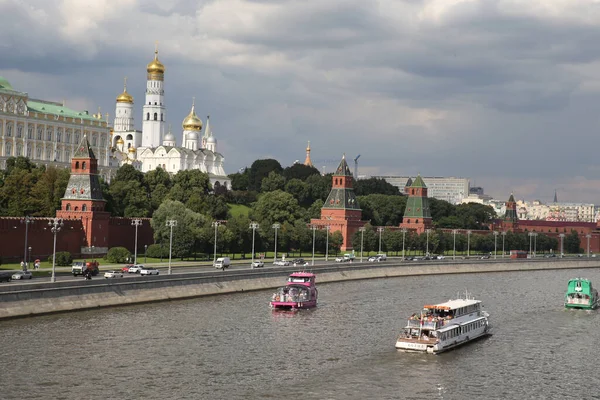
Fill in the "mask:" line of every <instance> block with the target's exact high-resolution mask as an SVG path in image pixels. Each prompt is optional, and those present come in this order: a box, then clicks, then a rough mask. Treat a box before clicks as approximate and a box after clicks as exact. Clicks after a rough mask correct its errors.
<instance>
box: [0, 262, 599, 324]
mask: <svg viewBox="0 0 600 400" xmlns="http://www.w3.org/2000/svg"><path fill="white" fill-rule="evenodd" d="M598 267H600V260H598V261H596V260H595V259H584V260H568V261H567V260H556V261H554V260H552V261H544V260H539V261H538V260H523V261H516V260H513V261H508V260H507V261H506V262H502V261H498V262H494V261H488V262H463V263H450V262H443V263H441V262H440V263H437V262H429V263H424V264H416V263H415V264H412V263H411V262H403V263H394V262H390V263H382V264H366V263H364V264H358V263H355V264H352V265H351V264H344V265H335V266H331V265H329V266H319V267H317V266H315V267H314V268H313V269H312V270H313V271H314V272H315V273H316V274H317V284H318V285H319V284H323V283H327V282H339V281H346V280H360V279H375V278H386V277H401V276H414V275H439V274H464V273H484V272H507V271H530V270H548V269H578V268H598ZM294 270H295V268H285V269H269V268H267V269H264V270H232V271H227V272H222V273H221V272H220V273H217V274H215V273H195V274H185V275H168V276H152V277H144V278H142V279H140V278H129V279H123V280H108V281H107V280H100V279H96V280H92V281H85V280H81V281H80V282H74V281H64V282H56V283H54V284H51V283H43V284H39V283H38V284H32V285H23V286H22V285H12V286H11V285H10V284H8V285H3V286H2V287H0V319H4V318H13V317H24V316H30V315H39V314H48V313H55V312H66V311H73V310H81V309H91V308H97V307H109V306H120V305H128V304H138V303H147V302H154V301H165V300H175V299H185V298H193V297H200V296H207V295H217V294H223V293H235V292H244V291H250V290H263V289H270V288H275V287H279V286H282V285H283V284H284V281H285V277H286V276H287V275H289V273H290V272H292V271H294Z"/></svg>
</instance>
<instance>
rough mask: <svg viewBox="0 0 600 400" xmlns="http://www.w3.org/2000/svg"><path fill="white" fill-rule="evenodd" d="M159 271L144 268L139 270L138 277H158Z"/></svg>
mask: <svg viewBox="0 0 600 400" xmlns="http://www.w3.org/2000/svg"><path fill="white" fill-rule="evenodd" d="M158 274H159V271H158V270H157V269H156V268H152V267H144V266H142V267H141V268H140V275H158Z"/></svg>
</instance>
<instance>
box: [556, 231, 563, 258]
mask: <svg viewBox="0 0 600 400" xmlns="http://www.w3.org/2000/svg"><path fill="white" fill-rule="evenodd" d="M558 236H559V237H560V256H561V257H562V256H563V255H564V254H565V248H564V247H563V244H564V240H565V234H564V233H561V234H560V235H558Z"/></svg>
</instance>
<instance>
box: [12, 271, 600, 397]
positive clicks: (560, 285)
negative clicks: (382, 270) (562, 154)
mask: <svg viewBox="0 0 600 400" xmlns="http://www.w3.org/2000/svg"><path fill="white" fill-rule="evenodd" d="M578 275H582V276H586V277H588V278H590V279H592V280H593V282H598V283H599V284H600V270H598V269H585V270H547V271H531V272H510V273H487V274H462V275H447V276H441V275H440V276H418V277H401V278H388V279H373V280H364V281H351V282H342V283H330V284H322V285H318V288H319V306H318V308H317V309H315V310H310V311H301V312H298V313H286V312H274V311H271V310H270V309H269V307H268V300H269V298H270V294H271V291H257V292H248V293H240V294H232V295H221V296H213V297H205V298H198V299H192V300H183V301H173V302H163V303H151V304H145V305H135V306H128V307H120V308H110V309H99V310H91V311H83V312H74V313H68V314H57V315H48V316H41V317H32V318H26V319H17V320H10V321H2V322H0V337H2V346H1V348H0V359H1V360H2V369H1V370H0V384H1V390H2V396H1V397H2V398H3V399H142V398H143V399H228V400H234V399H278V400H279V399H282V400H283V399H285V400H287V399H302V400H307V399H461V400H462V399H563V398H567V397H568V398H584V397H594V396H596V397H595V398H598V397H597V396H598V394H597V387H599V386H600V378H599V377H598V375H597V374H596V372H595V370H596V351H597V347H596V346H597V343H599V342H600V330H598V327H599V326H600V316H599V315H598V311H591V312H590V311H573V310H569V311H567V310H565V309H564V308H563V303H562V301H563V295H564V291H565V290H566V284H567V281H568V279H569V278H571V277H576V276H578ZM317 284H318V277H317ZM465 289H468V290H469V292H470V293H471V294H472V295H474V296H475V297H476V298H478V299H481V300H483V302H484V303H483V304H484V309H485V310H487V311H488V312H489V313H490V314H491V318H490V320H491V323H492V325H493V332H494V335H493V336H491V337H489V338H486V339H482V340H479V341H477V342H474V343H470V344H467V345H465V346H462V347H460V348H458V349H455V350H452V351H450V352H447V353H443V354H441V355H428V354H416V353H403V352H399V351H397V350H396V349H395V348H394V344H395V339H396V336H397V334H398V332H399V330H400V328H401V327H402V326H403V324H404V323H405V322H406V317H407V316H408V315H410V314H412V313H413V312H418V311H419V310H420V309H421V307H422V306H423V305H424V304H425V303H432V302H442V301H446V300H448V299H449V298H453V297H456V295H457V293H458V292H464V291H465Z"/></svg>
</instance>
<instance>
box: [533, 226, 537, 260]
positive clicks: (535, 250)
mask: <svg viewBox="0 0 600 400" xmlns="http://www.w3.org/2000/svg"><path fill="white" fill-rule="evenodd" d="M537 236H538V234H537V232H533V257H534V258H535V253H537Z"/></svg>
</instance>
